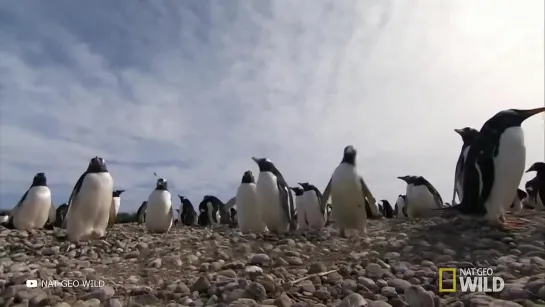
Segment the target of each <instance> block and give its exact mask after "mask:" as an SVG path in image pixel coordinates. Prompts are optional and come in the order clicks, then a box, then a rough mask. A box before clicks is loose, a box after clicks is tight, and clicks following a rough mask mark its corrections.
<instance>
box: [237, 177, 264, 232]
mask: <svg viewBox="0 0 545 307" xmlns="http://www.w3.org/2000/svg"><path fill="white" fill-rule="evenodd" d="M235 198H236V204H237V209H238V212H237V221H238V227H239V229H240V231H241V232H242V233H260V232H264V231H266V230H267V226H266V225H265V223H264V222H263V217H262V214H263V213H262V209H261V207H260V203H259V202H258V200H257V189H256V184H255V178H254V175H253V173H252V172H251V171H246V172H244V175H242V180H241V182H240V185H239V187H238V189H237V194H236V196H235Z"/></svg>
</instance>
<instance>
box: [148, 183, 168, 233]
mask: <svg viewBox="0 0 545 307" xmlns="http://www.w3.org/2000/svg"><path fill="white" fill-rule="evenodd" d="M173 215H174V214H173V212H172V198H171V196H170V192H169V191H168V183H167V181H166V180H165V179H163V178H159V179H157V183H156V184H155V190H153V192H151V194H150V196H149V197H148V204H147V206H146V221H145V223H146V229H147V230H148V231H150V232H154V233H165V232H168V231H169V230H170V227H172V223H173V219H174V217H173Z"/></svg>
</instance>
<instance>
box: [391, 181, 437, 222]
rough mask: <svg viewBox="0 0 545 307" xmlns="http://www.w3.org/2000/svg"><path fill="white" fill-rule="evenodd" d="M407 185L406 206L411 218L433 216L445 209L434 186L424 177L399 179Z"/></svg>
mask: <svg viewBox="0 0 545 307" xmlns="http://www.w3.org/2000/svg"><path fill="white" fill-rule="evenodd" d="M397 178H398V179H401V180H403V181H405V182H406V183H407V194H406V199H405V202H406V205H408V208H407V215H408V217H409V218H411V219H413V218H417V217H426V216H431V215H432V214H433V213H434V211H433V210H435V209H439V208H443V200H442V198H441V195H439V192H437V190H436V189H435V187H433V185H432V184H431V183H430V182H429V181H428V180H426V178H424V177H422V176H402V177H397Z"/></svg>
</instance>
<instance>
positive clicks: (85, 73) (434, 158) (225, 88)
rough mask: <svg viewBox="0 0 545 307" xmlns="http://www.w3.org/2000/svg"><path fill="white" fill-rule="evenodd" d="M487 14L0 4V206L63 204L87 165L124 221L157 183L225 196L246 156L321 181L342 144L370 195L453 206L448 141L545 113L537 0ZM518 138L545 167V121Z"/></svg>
mask: <svg viewBox="0 0 545 307" xmlns="http://www.w3.org/2000/svg"><path fill="white" fill-rule="evenodd" d="M490 3H492V1H489V2H486V1H482V2H479V3H475V2H472V1H455V0H452V1H443V2H442V4H441V5H436V4H433V3H431V1H403V2H402V1H326V0H316V1H312V3H311V2H309V1H291V2H287V1H274V0H271V1H236V0H233V1H204V0H199V1H197V0H195V1H193V0H191V1H168V0H167V1H147V2H138V3H137V2H130V3H129V2H123V1H105V0H99V1H92V2H85V3H83V2H79V1H61V0H51V1H47V3H46V2H44V1H25V2H22V3H20V2H17V3H15V2H3V3H0V29H2V30H0V41H1V42H2V48H1V49H0V144H1V151H0V170H1V171H0V192H1V193H0V200H1V207H3V208H9V207H11V206H13V204H15V202H16V201H17V200H18V198H19V197H20V195H21V194H22V193H23V192H24V190H25V189H26V188H27V187H28V185H29V183H30V182H29V181H30V180H31V178H32V176H33V175H34V173H36V172H46V173H47V175H48V178H49V181H50V182H51V186H52V189H53V194H54V200H55V203H57V204H58V203H61V202H64V201H66V199H67V198H68V196H69V194H70V191H71V188H72V186H73V185H74V184H75V182H76V181H77V179H78V177H79V176H80V174H81V173H82V172H83V171H84V170H85V168H86V167H87V163H88V161H89V159H90V158H91V157H93V156H95V155H100V156H102V157H104V158H105V159H106V162H107V163H108V167H109V169H110V171H111V173H112V175H113V177H114V179H115V187H116V188H119V189H126V190H127V192H125V193H124V194H123V200H122V210H124V211H131V210H136V209H137V207H138V205H139V204H140V203H141V202H142V200H144V199H146V198H147V196H148V195H149V193H150V192H151V190H152V189H153V187H154V182H155V178H154V176H153V172H157V173H158V174H159V175H160V176H163V177H165V178H167V179H168V180H169V181H170V182H171V189H172V193H173V194H183V195H186V196H187V197H188V198H189V199H191V200H192V201H193V202H194V203H195V204H198V202H199V201H200V199H201V198H202V196H203V195H204V194H213V195H216V196H218V197H219V198H220V199H222V200H224V201H227V200H228V199H229V198H231V197H232V196H233V195H234V193H235V191H236V187H237V186H238V184H239V182H240V179H241V176H242V174H243V172H244V171H246V170H248V169H251V170H253V171H257V169H256V165H255V163H254V162H253V161H252V160H251V159H250V157H252V156H260V157H268V158H270V159H271V160H273V161H274V162H275V163H276V164H277V166H278V168H279V169H280V170H281V171H282V172H283V173H284V175H285V177H286V178H287V179H288V181H290V182H297V181H303V180H304V181H310V182H312V183H315V184H316V185H317V186H319V187H325V185H326V183H327V181H328V180H329V176H330V175H331V173H332V171H333V169H334V168H335V167H336V165H337V164H338V163H339V161H340V159H341V155H342V149H343V147H344V146H345V145H348V144H353V145H354V146H355V147H356V148H358V150H359V152H360V156H359V159H358V162H359V169H360V171H361V172H362V173H363V174H364V176H365V178H366V181H367V182H368V184H369V185H370V188H371V189H372V190H373V192H374V194H376V197H377V198H380V199H381V198H387V199H390V200H391V201H393V200H395V198H396V197H397V195H398V194H400V193H403V192H404V188H405V187H404V184H403V183H402V182H401V181H400V180H397V179H396V177H397V176H399V175H405V174H418V175H423V176H425V177H426V178H428V179H429V180H430V181H431V182H432V183H433V184H434V185H435V186H436V187H437V189H438V190H439V191H440V192H441V193H442V194H443V197H444V198H445V200H450V197H451V196H450V195H451V193H452V192H451V191H452V185H453V183H452V182H453V172H454V167H455V163H456V160H457V157H458V154H459V150H460V146H461V139H460V137H459V136H458V135H457V134H455V133H454V131H453V129H454V128H460V127H465V126H472V127H477V128H480V126H481V125H482V124H483V123H484V121H485V120H486V119H487V118H489V117H490V116H491V115H493V114H494V113H496V112H497V111H499V110H500V109H507V108H513V107H517V108H530V107H536V106H539V105H542V104H543V101H544V95H543V93H544V88H543V84H544V77H543V67H544V62H543V53H544V46H543V35H544V29H543V18H544V16H543V11H544V10H543V6H544V4H543V1H540V0H528V1H525V2H524V3H520V4H518V6H514V5H513V2H512V1H499V0H497V1H493V3H494V5H489V4H490ZM524 129H525V132H526V144H527V151H528V152H527V157H528V158H527V160H528V161H527V164H530V163H531V162H533V161H537V160H543V157H544V135H543V134H544V132H543V131H544V125H543V119H542V118H539V117H536V118H532V119H530V120H528V121H527V122H526V123H525V124H524ZM526 179H528V177H526ZM174 201H175V203H177V202H178V200H177V199H175V200H174Z"/></svg>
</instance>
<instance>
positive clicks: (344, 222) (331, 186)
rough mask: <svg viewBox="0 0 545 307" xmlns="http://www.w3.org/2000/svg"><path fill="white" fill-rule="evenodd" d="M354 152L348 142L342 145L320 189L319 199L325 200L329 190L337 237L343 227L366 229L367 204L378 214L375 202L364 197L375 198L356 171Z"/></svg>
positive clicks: (342, 232)
mask: <svg viewBox="0 0 545 307" xmlns="http://www.w3.org/2000/svg"><path fill="white" fill-rule="evenodd" d="M356 156H357V151H356V149H355V148H354V147H353V146H352V145H349V146H346V147H345V148H344V152H343V159H342V161H341V163H340V164H339V166H337V168H336V169H335V171H334V172H333V174H332V176H331V179H330V180H329V183H328V184H327V187H326V189H325V190H324V197H323V201H322V203H326V202H327V200H328V199H329V195H330V194H331V202H332V205H333V211H332V215H333V216H332V217H333V220H334V221H335V226H336V227H337V228H339V234H340V236H341V237H346V230H347V229H357V230H359V232H360V233H361V234H365V233H366V232H367V217H368V216H367V212H366V208H367V207H370V209H371V210H372V214H373V215H374V216H379V215H380V212H378V208H377V207H376V206H368V205H367V204H366V201H367V202H369V203H372V204H376V200H375V198H374V197H373V195H372V194H371V191H370V190H369V188H368V187H367V184H366V183H365V181H364V180H363V177H361V176H360V175H359V174H358V170H357V169H356Z"/></svg>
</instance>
